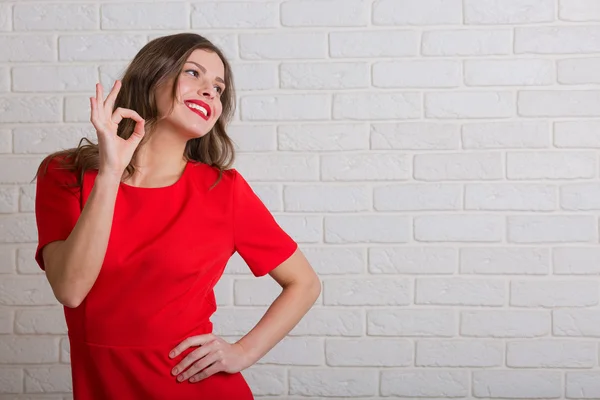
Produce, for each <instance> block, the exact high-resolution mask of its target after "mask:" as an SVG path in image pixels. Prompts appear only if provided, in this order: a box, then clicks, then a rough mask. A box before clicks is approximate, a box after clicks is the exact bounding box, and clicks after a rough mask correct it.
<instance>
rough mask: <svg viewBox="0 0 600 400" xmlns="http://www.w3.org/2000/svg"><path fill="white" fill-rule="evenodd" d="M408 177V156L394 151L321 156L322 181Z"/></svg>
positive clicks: (400, 178)
mask: <svg viewBox="0 0 600 400" xmlns="http://www.w3.org/2000/svg"><path fill="white" fill-rule="evenodd" d="M409 178H410V164H409V158H408V156H405V155H402V154H394V153H381V154H374V153H355V154H352V155H325V156H322V157H321V179H322V180H324V181H357V180H358V181H362V180H407V179H409Z"/></svg>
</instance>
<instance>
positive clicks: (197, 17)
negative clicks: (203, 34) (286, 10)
mask: <svg viewBox="0 0 600 400" xmlns="http://www.w3.org/2000/svg"><path fill="white" fill-rule="evenodd" d="M277 8H278V7H277V4H274V3H261V4H260V5H258V4H257V3H254V2H250V1H248V2H232V3H227V2H202V3H198V4H192V12H191V16H192V28H196V29H197V28H234V29H246V28H275V27H277V25H278V16H279V15H278V14H279V13H278V9H277ZM182 13H183V14H185V11H182Z"/></svg>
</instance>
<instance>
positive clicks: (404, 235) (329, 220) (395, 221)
mask: <svg viewBox="0 0 600 400" xmlns="http://www.w3.org/2000/svg"><path fill="white" fill-rule="evenodd" d="M409 240H410V221H409V219H408V217H404V216H379V215H352V216H328V217H325V243H406V242H408V241H409Z"/></svg>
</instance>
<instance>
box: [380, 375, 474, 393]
mask: <svg viewBox="0 0 600 400" xmlns="http://www.w3.org/2000/svg"><path fill="white" fill-rule="evenodd" d="M468 393H469V373H468V372H467V371H450V370H447V371H443V370H442V371H433V370H432V371H418V370H413V371H389V370H388V371H386V370H384V371H382V372H381V394H382V395H383V396H402V397H412V398H416V397H444V398H452V397H464V396H467V395H468Z"/></svg>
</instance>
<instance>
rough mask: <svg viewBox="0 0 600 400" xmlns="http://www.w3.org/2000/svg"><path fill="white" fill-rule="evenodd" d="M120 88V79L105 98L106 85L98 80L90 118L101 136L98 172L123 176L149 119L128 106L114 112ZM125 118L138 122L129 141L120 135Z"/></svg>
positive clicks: (91, 99) (99, 139) (91, 100)
mask: <svg viewBox="0 0 600 400" xmlns="http://www.w3.org/2000/svg"><path fill="white" fill-rule="evenodd" d="M120 89H121V82H120V81H116V82H115V85H114V86H113V88H112V90H111V91H110V93H109V95H108V97H107V98H106V100H104V94H103V90H102V85H101V84H99V83H97V84H96V97H95V98H94V97H90V102H91V108H92V115H91V118H90V121H91V122H92V124H93V125H94V128H96V134H97V135H98V150H99V156H100V160H99V168H98V173H99V174H111V175H116V176H117V177H118V178H119V179H121V176H122V175H123V171H125V168H126V167H127V165H129V163H130V162H131V158H132V157H133V152H134V151H135V149H136V148H137V146H138V145H139V144H140V142H141V141H142V139H143V137H144V134H145V130H144V123H145V121H144V119H143V118H142V117H140V116H139V114H138V113H137V112H135V111H133V110H129V109H127V108H117V109H116V110H114V112H113V107H114V105H115V101H116V99H117V94H118V93H119V90H120ZM123 118H131V119H133V120H134V121H136V124H135V128H134V129H133V133H132V134H131V136H130V137H129V138H128V139H127V140H125V139H123V138H121V137H120V136H117V127H118V126H119V123H120V122H121V120H123Z"/></svg>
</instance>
